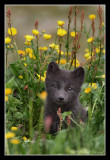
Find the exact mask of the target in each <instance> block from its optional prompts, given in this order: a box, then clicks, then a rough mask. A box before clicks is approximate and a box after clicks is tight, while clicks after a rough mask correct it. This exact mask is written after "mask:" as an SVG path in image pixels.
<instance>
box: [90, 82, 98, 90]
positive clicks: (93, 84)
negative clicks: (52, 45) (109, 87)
mask: <svg viewBox="0 0 110 160" xmlns="http://www.w3.org/2000/svg"><path fill="white" fill-rule="evenodd" d="M89 86H91V87H92V88H94V89H97V83H92V85H91V83H89Z"/></svg>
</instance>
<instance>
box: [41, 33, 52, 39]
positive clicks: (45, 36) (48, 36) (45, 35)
mask: <svg viewBox="0 0 110 160" xmlns="http://www.w3.org/2000/svg"><path fill="white" fill-rule="evenodd" d="M43 37H44V38H45V39H50V38H51V37H52V35H50V34H44V35H43Z"/></svg>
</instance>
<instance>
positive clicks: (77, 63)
mask: <svg viewBox="0 0 110 160" xmlns="http://www.w3.org/2000/svg"><path fill="white" fill-rule="evenodd" d="M72 65H73V67H74V66H75V59H74V60H73V64H72ZM79 65H80V63H79V61H78V60H77V59H76V67H79Z"/></svg>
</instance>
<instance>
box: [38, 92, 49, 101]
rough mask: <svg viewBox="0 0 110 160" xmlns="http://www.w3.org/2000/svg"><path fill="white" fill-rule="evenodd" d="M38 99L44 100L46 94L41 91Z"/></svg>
mask: <svg viewBox="0 0 110 160" xmlns="http://www.w3.org/2000/svg"><path fill="white" fill-rule="evenodd" d="M38 97H39V98H40V99H42V100H45V99H46V97H47V92H45V91H43V92H41V93H40V94H38Z"/></svg>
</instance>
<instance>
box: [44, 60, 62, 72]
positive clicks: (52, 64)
mask: <svg viewBox="0 0 110 160" xmlns="http://www.w3.org/2000/svg"><path fill="white" fill-rule="evenodd" d="M58 71H60V68H59V66H58V64H57V63H56V62H54V61H53V62H50V64H49V65H48V69H47V73H57V72H58Z"/></svg>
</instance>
